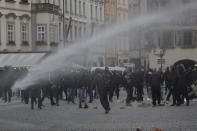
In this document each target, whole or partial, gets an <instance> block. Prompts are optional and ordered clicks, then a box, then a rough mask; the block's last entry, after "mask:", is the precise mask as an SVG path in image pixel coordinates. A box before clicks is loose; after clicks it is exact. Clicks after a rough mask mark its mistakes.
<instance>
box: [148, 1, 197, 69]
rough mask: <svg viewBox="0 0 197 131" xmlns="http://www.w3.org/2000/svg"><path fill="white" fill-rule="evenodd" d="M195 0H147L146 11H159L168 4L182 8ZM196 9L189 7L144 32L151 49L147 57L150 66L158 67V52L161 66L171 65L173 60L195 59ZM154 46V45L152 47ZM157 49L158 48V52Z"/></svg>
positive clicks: (196, 39) (196, 59)
mask: <svg viewBox="0 0 197 131" xmlns="http://www.w3.org/2000/svg"><path fill="white" fill-rule="evenodd" d="M192 1H193V2H195V0H190V1H186V0H175V1H169V0H166V1H162V0H157V1H154V0H147V6H146V9H147V12H151V11H157V10H158V11H159V9H160V8H165V7H167V6H168V4H169V5H171V6H175V7H180V8H182V9H183V8H184V6H187V4H190V2H192ZM196 16H197V13H196V9H189V10H188V11H185V12H184V13H182V14H181V15H180V16H179V17H178V18H175V20H173V21H171V22H169V23H166V24H162V25H157V26H153V27H150V28H149V29H147V32H146V33H145V34H144V40H145V41H144V43H145V45H148V47H152V48H153V50H152V51H151V52H150V53H149V55H148V59H149V63H150V65H149V66H150V67H151V68H160V67H161V62H159V61H160V60H159V59H161V58H159V57H158V55H159V54H160V52H162V53H163V55H164V56H163V60H162V61H163V62H162V64H163V66H164V67H167V66H171V65H173V64H174V63H175V62H177V61H180V60H184V59H189V60H194V61H197V57H196V56H197V48H196V46H197V21H196ZM153 46H154V47H153ZM158 50H160V51H159V52H158Z"/></svg>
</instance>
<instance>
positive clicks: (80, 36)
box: [79, 27, 81, 39]
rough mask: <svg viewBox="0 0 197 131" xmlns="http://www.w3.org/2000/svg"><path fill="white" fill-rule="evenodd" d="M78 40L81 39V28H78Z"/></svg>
mask: <svg viewBox="0 0 197 131" xmlns="http://www.w3.org/2000/svg"><path fill="white" fill-rule="evenodd" d="M79 39H81V27H79Z"/></svg>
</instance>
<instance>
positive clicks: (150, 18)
mask: <svg viewBox="0 0 197 131" xmlns="http://www.w3.org/2000/svg"><path fill="white" fill-rule="evenodd" d="M196 5H197V4H196V2H193V3H190V4H186V5H184V6H182V7H181V8H165V9H161V10H160V11H157V12H154V13H151V14H146V15H141V16H139V17H136V18H134V19H130V20H128V21H126V22H123V23H120V24H118V25H114V26H111V27H109V28H106V29H104V30H103V31H100V32H98V33H97V34H96V35H94V36H92V37H91V38H89V39H87V40H84V41H82V42H78V43H75V44H73V45H71V46H69V47H66V48H64V49H61V50H59V51H58V52H57V53H56V54H54V55H51V56H49V57H48V58H46V59H45V60H43V61H42V62H41V63H40V64H38V65H36V66H34V67H32V68H31V69H30V70H29V73H28V75H27V76H26V77H25V78H24V79H23V80H20V81H17V82H16V83H15V85H14V86H13V89H18V88H20V89H26V88H28V87H29V86H30V85H33V84H36V83H38V82H40V81H42V80H43V81H44V80H45V81H46V80H47V79H48V74H49V73H50V72H55V71H60V70H64V69H66V68H68V67H69V68H70V67H71V64H70V62H69V60H70V59H72V57H73V56H77V55H81V54H82V53H83V51H84V50H85V49H87V48H91V47H94V46H103V45H106V44H107V43H108V42H109V41H112V40H113V39H114V38H115V37H116V36H117V35H119V34H121V33H124V32H132V30H133V31H135V29H137V28H139V27H141V28H147V27H149V26H151V25H154V24H165V23H168V22H170V21H172V20H174V19H177V17H179V16H180V15H181V14H182V13H184V12H186V11H188V10H189V9H191V8H196V7H197V6H196ZM183 17H184V16H183ZM109 43H111V42H109ZM112 44H113V43H112ZM64 73H68V74H69V73H70V72H69V71H67V72H66V71H65V72H64Z"/></svg>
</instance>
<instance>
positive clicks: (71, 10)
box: [70, 0, 73, 13]
mask: <svg viewBox="0 0 197 131" xmlns="http://www.w3.org/2000/svg"><path fill="white" fill-rule="evenodd" d="M72 1H73V0H70V12H71V13H73V9H72Z"/></svg>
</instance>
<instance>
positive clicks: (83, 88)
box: [79, 70, 90, 108]
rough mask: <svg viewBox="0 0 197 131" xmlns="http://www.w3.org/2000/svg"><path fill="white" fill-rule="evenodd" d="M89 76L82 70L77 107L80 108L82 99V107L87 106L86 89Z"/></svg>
mask: <svg viewBox="0 0 197 131" xmlns="http://www.w3.org/2000/svg"><path fill="white" fill-rule="evenodd" d="M89 82H90V77H89V73H88V72H87V71H86V70H82V71H81V73H80V78H79V108H82V105H81V104H82V101H83V102H84V108H88V105H87V93H86V92H87V89H88V87H90V86H89V85H90V84H89Z"/></svg>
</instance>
